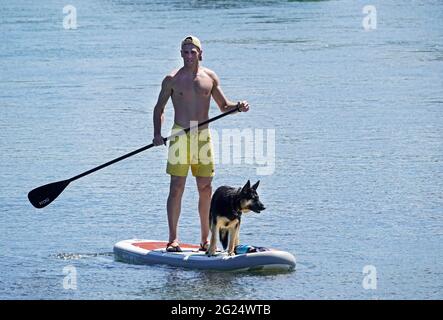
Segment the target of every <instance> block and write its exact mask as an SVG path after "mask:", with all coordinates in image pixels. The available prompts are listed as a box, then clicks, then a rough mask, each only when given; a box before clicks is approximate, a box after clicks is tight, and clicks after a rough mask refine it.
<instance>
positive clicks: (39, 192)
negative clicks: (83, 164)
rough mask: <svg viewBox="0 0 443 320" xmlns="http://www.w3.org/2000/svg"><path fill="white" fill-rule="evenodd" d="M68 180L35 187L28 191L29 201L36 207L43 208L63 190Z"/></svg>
mask: <svg viewBox="0 0 443 320" xmlns="http://www.w3.org/2000/svg"><path fill="white" fill-rule="evenodd" d="M69 182H70V181H69V180H63V181H58V182H53V183H49V184H46V185H44V186H41V187H38V188H35V189H34V190H32V191H30V192H29V193H28V199H29V202H31V203H32V205H33V206H34V207H36V208H37V209H41V208H44V207H46V206H47V205H48V204H50V203H51V202H52V201H54V200H55V199H56V198H57V197H58V196H59V194H60V193H62V192H63V190H65V188H66V187H67V186H68V184H69Z"/></svg>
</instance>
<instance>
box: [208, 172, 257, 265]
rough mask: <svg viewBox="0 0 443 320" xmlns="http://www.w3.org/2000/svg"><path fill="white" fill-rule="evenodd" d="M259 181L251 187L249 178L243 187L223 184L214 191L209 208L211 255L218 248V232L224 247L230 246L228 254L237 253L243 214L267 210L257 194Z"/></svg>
mask: <svg viewBox="0 0 443 320" xmlns="http://www.w3.org/2000/svg"><path fill="white" fill-rule="evenodd" d="M259 183H260V180H259V181H257V183H256V184H254V185H253V186H252V187H251V182H250V181H249V180H248V182H246V184H245V185H244V186H243V188H241V187H240V188H238V189H237V188H233V187H229V186H221V187H219V188H217V190H216V191H215V192H214V195H213V196H212V199H211V207H210V210H209V228H210V230H211V241H210V243H209V248H208V251H207V254H208V255H209V256H213V255H215V251H216V250H217V234H218V236H219V238H220V242H221V243H222V245H223V249H224V250H226V248H228V255H230V256H233V255H235V252H234V251H235V247H236V246H238V245H239V243H240V240H239V233H240V222H241V217H242V214H243V213H246V212H249V211H254V212H256V213H260V212H261V211H263V210H265V206H264V205H263V203H261V202H260V199H259V197H258V194H257V187H258V185H259ZM228 242H229V245H228Z"/></svg>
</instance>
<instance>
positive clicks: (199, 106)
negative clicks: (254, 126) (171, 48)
mask: <svg viewBox="0 0 443 320" xmlns="http://www.w3.org/2000/svg"><path fill="white" fill-rule="evenodd" d="M202 55H203V50H202V46H201V43H200V40H199V39H198V38H197V37H195V36H188V37H186V38H185V39H184V40H183V41H182V43H181V56H182V58H183V67H182V68H181V69H179V70H174V71H173V72H171V73H170V74H169V75H167V76H166V77H165V78H164V80H163V82H162V88H161V91H160V94H159V97H158V101H157V104H156V105H155V108H154V115H153V120H154V139H153V140H152V141H153V143H154V145H156V146H159V145H163V144H165V142H164V140H163V136H162V135H161V126H162V123H163V120H164V109H165V106H166V103H167V102H168V99H169V97H171V99H172V104H173V106H174V127H173V131H177V130H180V129H183V128H187V127H190V126H191V121H194V123H193V124H194V125H195V121H197V122H198V123H200V122H202V121H205V120H207V119H208V114H209V104H210V100H211V97H213V98H214V100H215V102H216V103H217V105H218V107H219V108H220V110H221V112H227V111H230V110H232V109H234V108H236V107H237V106H239V109H240V111H244V112H245V111H248V110H249V104H248V103H247V102H246V101H241V102H238V103H234V102H232V101H230V100H228V99H227V98H226V96H225V95H224V93H223V91H222V90H221V88H220V80H219V78H218V76H217V75H216V74H215V72H214V71H212V70H209V69H208V68H204V67H202V66H201V65H200V61H202ZM203 131H205V132H203ZM202 132H203V133H206V138H204V139H203V140H204V141H202V142H203V144H205V142H206V145H209V147H211V146H212V143H211V140H210V133H209V129H208V126H207V125H204V126H202V127H200V129H199V134H200V133H202ZM177 138H179V137H177ZM180 138H181V139H174V140H172V141H170V145H169V155H168V164H167V168H166V172H167V173H168V174H170V175H171V182H170V188H169V196H168V201H167V212H168V225H169V241H168V245H167V248H166V250H167V251H170V252H181V248H180V244H179V240H178V236H177V225H178V220H179V216H180V210H181V199H182V195H183V191H184V188H185V183H186V177H187V175H188V171H189V167H191V170H192V174H193V176H195V178H196V182H197V189H198V192H199V202H198V211H199V214H200V224H201V242H200V250H202V251H206V250H207V248H208V241H207V238H208V235H209V208H210V204H211V194H212V187H211V183H212V177H213V176H214V163H213V159H212V150H210V149H209V151H208V153H207V154H208V157H209V161H200V160H199V159H197V161H194V160H195V159H194V157H192V158H193V159H190V158H191V157H190V156H189V155H186V156H185V159H186V161H185V163H183V161H179V163H177V161H173V160H176V159H172V158H174V157H175V156H177V154H176V150H175V149H177V148H175V147H177V146H176V145H175V146H174V144H175V143H179V144H182V143H183V140H184V144H185V145H184V146H183V147H184V150H188V151H189V144H190V142H189V140H190V136H189V133H188V134H187V135H183V136H181V137H180ZM183 138H184V139H183ZM177 140H179V141H178V142H177ZM180 140H181V141H182V142H180ZM199 140H201V139H200V138H199ZM173 147H174V150H173V151H171V149H172V148H173ZM201 147H202V143H201V141H199V142H198V148H199V149H200V148H201ZM178 149H180V148H178ZM180 150H183V149H180ZM180 150H178V151H179V152H180ZM182 153H183V152H182ZM180 156H183V154H182V155H180Z"/></svg>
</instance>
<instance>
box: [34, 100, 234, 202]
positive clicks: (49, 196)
mask: <svg viewBox="0 0 443 320" xmlns="http://www.w3.org/2000/svg"><path fill="white" fill-rule="evenodd" d="M239 108H240V106H237V108H235V109H232V110H230V111H228V112H225V113H222V114H220V115H218V116H216V117H213V118H211V119H208V120H206V121H203V122H202V123H199V124H198V125H196V126H193V127H189V128H186V129H183V130H182V131H180V132H179V133H176V134H173V135H171V136H169V137H167V138H163V140H164V141H165V142H166V141H168V140H170V139H171V138H174V137H177V136H180V135H182V134H185V133H187V132H188V131H190V130H191V129H195V128H198V127H200V126H202V125H205V124H208V123H210V122H212V121H215V120H218V119H220V118H223V117H225V116H227V115H228V114H231V113H233V112H236V111H240V109H239ZM153 146H154V144H153V143H151V144H148V145H147V146H144V147H141V148H140V149H137V150H135V151H132V152H130V153H127V154H125V155H123V156H121V157H118V158H116V159H114V160H111V161H109V162H106V163H104V164H102V165H100V166H98V167H95V168H93V169H91V170H88V171H85V172H83V173H81V174H79V175H77V176H75V177H72V178H70V179H67V180H62V181H58V182H52V183H49V184H46V185H44V186H41V187H38V188H35V189H34V190H31V191H30V192H29V193H28V199H29V201H30V202H31V203H32V205H33V206H34V207H36V208H38V209H41V208H44V207H46V206H47V205H48V204H50V203H51V202H52V201H54V200H55V199H56V198H57V197H58V196H59V195H60V193H62V192H63V190H65V188H66V187H67V186H68V185H69V184H70V183H71V182H72V181H74V180H77V179H80V178H82V177H84V176H87V175H88V174H91V173H93V172H95V171H97V170H100V169H103V168H105V167H107V166H110V165H111V164H114V163H116V162H119V161H121V160H123V159H126V158H129V157H131V156H133V155H135V154H137V153H140V152H142V151H145V150H148V149H150V148H152V147H153Z"/></svg>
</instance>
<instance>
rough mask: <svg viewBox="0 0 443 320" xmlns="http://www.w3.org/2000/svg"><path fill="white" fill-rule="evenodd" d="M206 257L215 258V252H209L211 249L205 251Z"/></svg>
mask: <svg viewBox="0 0 443 320" xmlns="http://www.w3.org/2000/svg"><path fill="white" fill-rule="evenodd" d="M206 255H207V256H208V257H212V256H215V250H211V249H209V250H208V251H206Z"/></svg>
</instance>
